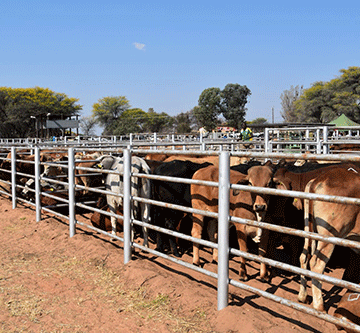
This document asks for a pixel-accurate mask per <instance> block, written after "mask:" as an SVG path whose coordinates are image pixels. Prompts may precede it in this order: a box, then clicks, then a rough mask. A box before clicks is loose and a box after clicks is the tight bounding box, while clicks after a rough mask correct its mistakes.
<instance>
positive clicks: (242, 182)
mask: <svg viewBox="0 0 360 333" xmlns="http://www.w3.org/2000/svg"><path fill="white" fill-rule="evenodd" d="M236 184H237V185H249V178H248V177H244V178H243V179H241V180H239V181H238V182H237V183H236ZM240 191H241V190H238V189H233V195H234V196H236V195H239V193H240Z"/></svg>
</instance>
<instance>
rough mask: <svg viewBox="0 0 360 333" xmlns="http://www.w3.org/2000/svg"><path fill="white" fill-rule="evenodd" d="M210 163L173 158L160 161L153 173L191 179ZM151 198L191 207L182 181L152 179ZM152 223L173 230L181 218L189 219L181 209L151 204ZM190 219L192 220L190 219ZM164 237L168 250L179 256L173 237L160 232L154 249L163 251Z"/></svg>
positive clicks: (188, 191)
mask: <svg viewBox="0 0 360 333" xmlns="http://www.w3.org/2000/svg"><path fill="white" fill-rule="evenodd" d="M209 165H210V163H208V162H205V163H201V164H199V163H194V162H191V161H187V160H186V161H180V160H174V161H171V162H163V163H160V164H159V165H158V166H157V167H155V168H154V170H153V174H155V175H159V176H167V177H177V178H185V179H191V178H192V176H193V174H194V173H195V172H196V171H197V170H199V169H201V168H205V167H207V166H209ZM152 188H153V190H152V192H153V199H154V200H157V201H162V202H166V203H170V204H176V205H180V206H185V207H191V197H190V185H189V184H184V183H176V182H171V181H165V180H156V179H154V180H153V181H152ZM152 215H153V216H154V217H153V223H155V224H156V225H157V226H160V227H163V228H167V229H169V230H173V231H175V230H176V229H177V227H178V226H179V224H180V222H181V221H183V220H189V218H188V214H187V213H184V212H183V211H181V210H176V209H171V208H168V207H160V206H156V205H153V206H152ZM190 221H192V220H191V219H190ZM164 239H166V243H167V242H168V243H169V245H170V251H171V252H172V254H173V255H174V256H176V257H180V254H179V251H178V248H177V244H176V242H175V239H174V237H171V236H170V237H169V236H165V235H163V234H161V233H158V234H157V246H156V249H157V250H158V251H160V252H163V251H164V243H165V242H164Z"/></svg>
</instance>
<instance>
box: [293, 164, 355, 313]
mask: <svg viewBox="0 0 360 333" xmlns="http://www.w3.org/2000/svg"><path fill="white" fill-rule="evenodd" d="M305 192H308V193H316V194H325V195H335V196H344V197H350V198H360V175H359V174H358V173H357V172H354V171H348V170H346V169H343V168H332V169H330V170H329V171H328V172H326V173H324V174H322V175H320V176H318V177H317V178H315V179H313V180H311V181H310V182H309V183H308V184H307V185H306V188H305ZM304 211H305V212H304V217H305V231H313V232H317V233H318V234H320V235H322V236H326V237H340V238H349V239H352V240H358V241H359V240H360V207H359V206H357V205H346V204H338V203H331V202H323V201H313V200H308V199H305V200H304ZM310 246H311V247H312V251H311V252H310V251H309V247H310ZM334 248H335V245H334V244H331V243H326V242H322V241H315V240H312V239H309V238H306V239H305V242H304V250H303V253H302V254H301V256H300V263H301V267H302V268H303V269H306V267H307V264H308V262H309V259H310V253H311V254H312V255H311V260H310V269H311V271H313V272H316V273H319V274H322V273H323V272H324V270H325V267H326V264H327V263H328V261H329V259H330V257H331V255H332V253H333V251H334ZM354 251H355V252H359V251H358V250H355V249H354ZM321 285H322V283H321V282H320V281H318V280H317V279H312V294H313V307H314V308H315V309H316V310H319V311H324V301H323V298H322V294H321ZM306 298H307V290H306V279H305V277H304V276H301V285H300V290H299V295H298V299H299V301H300V302H305V301H306Z"/></svg>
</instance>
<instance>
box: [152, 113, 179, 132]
mask: <svg viewBox="0 0 360 333" xmlns="http://www.w3.org/2000/svg"><path fill="white" fill-rule="evenodd" d="M147 116H148V118H147V121H146V126H145V128H146V131H147V132H150V133H163V132H166V131H172V127H173V124H174V119H173V118H172V117H170V116H169V115H168V114H167V113H165V112H162V113H156V112H155V111H154V109H153V108H150V109H149V110H148V112H147Z"/></svg>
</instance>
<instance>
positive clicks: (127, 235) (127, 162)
mask: <svg viewBox="0 0 360 333" xmlns="http://www.w3.org/2000/svg"><path fill="white" fill-rule="evenodd" d="M123 157H124V178H123V179H124V197H123V218H124V264H127V263H128V262H129V261H130V260H131V245H132V244H131V220H130V214H131V211H130V210H131V207H130V205H131V200H130V195H131V190H130V189H131V177H130V174H131V170H130V169H131V152H130V150H129V149H124V151H123Z"/></svg>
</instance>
